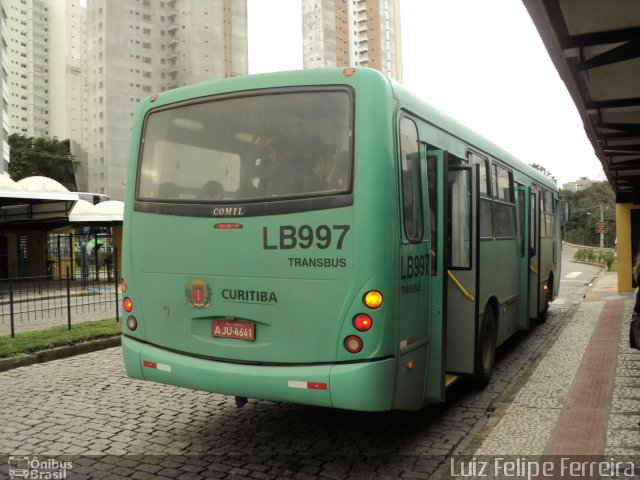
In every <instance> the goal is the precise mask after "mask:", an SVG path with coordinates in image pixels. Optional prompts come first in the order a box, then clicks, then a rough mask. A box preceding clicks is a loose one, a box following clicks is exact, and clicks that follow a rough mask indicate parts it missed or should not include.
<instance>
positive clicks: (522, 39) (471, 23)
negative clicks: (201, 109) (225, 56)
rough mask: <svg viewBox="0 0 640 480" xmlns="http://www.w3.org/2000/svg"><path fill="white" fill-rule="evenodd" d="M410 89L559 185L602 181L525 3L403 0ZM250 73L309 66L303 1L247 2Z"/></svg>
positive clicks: (406, 81)
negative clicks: (304, 42) (305, 57)
mask: <svg viewBox="0 0 640 480" xmlns="http://www.w3.org/2000/svg"><path fill="white" fill-rule="evenodd" d="M400 4H401V5H400V9H401V10H400V15H401V28H402V50H403V63H404V84H405V86H406V87H407V88H409V89H410V90H412V91H413V92H414V93H416V94H417V95H418V96H420V97H421V98H422V99H424V100H425V101H427V102H428V103H430V104H432V105H433V106H435V107H437V108H438V109H440V110H442V111H444V112H446V113H447V114H449V115H451V116H452V117H454V118H456V119H457V120H459V121H461V122H462V123H464V124H466V125H467V126H469V127H471V128H473V129H474V130H476V131H477V132H478V133H480V134H482V135H484V136H485V137H487V138H488V139H489V140H492V141H493V142H494V143H496V144H498V145H500V146H501V147H502V148H503V149H505V150H507V151H508V152H510V153H512V154H513V155H515V156H516V157H518V158H520V159H521V160H522V161H524V162H525V163H528V164H532V163H537V164H539V165H542V166H543V167H544V168H545V169H546V170H547V171H549V172H550V173H551V174H552V175H553V176H555V177H556V178H557V179H558V183H559V184H560V185H561V184H563V183H566V182H570V181H575V180H577V179H578V178H579V177H589V178H590V179H592V180H605V176H604V173H603V171H602V165H601V164H600V162H599V160H598V159H597V157H596V156H595V154H594V152H593V147H592V146H591V143H590V142H589V140H588V139H587V136H586V133H585V131H584V127H583V124H582V120H581V118H580V116H579V115H578V111H577V109H576V107H575V105H574V103H573V101H572V99H571V97H570V95H569V93H568V92H567V89H566V87H565V84H564V83H563V82H562V80H561V79H560V77H559V75H558V73H557V71H556V69H555V67H554V66H553V63H552V62H551V59H550V58H549V56H548V54H547V51H546V49H545V47H544V45H543V43H542V40H540V36H539V35H538V32H537V30H536V28H535V26H534V25H533V22H532V21H531V19H530V17H529V15H528V13H527V11H526V9H525V8H524V6H523V4H522V2H521V0H482V1H479V0H400ZM247 8H248V13H247V15H248V29H249V32H248V35H249V73H262V72H272V71H279V70H291V69H299V68H302V25H301V23H302V13H301V0H269V1H266V0H247Z"/></svg>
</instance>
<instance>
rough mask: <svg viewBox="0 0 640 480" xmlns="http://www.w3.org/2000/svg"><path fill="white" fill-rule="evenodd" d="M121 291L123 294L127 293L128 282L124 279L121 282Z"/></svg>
mask: <svg viewBox="0 0 640 480" xmlns="http://www.w3.org/2000/svg"><path fill="white" fill-rule="evenodd" d="M120 289H121V290H122V293H127V281H126V280H125V279H124V278H123V279H122V280H120Z"/></svg>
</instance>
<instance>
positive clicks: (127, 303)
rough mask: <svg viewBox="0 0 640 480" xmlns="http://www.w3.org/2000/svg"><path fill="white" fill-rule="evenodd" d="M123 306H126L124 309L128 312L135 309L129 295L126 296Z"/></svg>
mask: <svg viewBox="0 0 640 480" xmlns="http://www.w3.org/2000/svg"><path fill="white" fill-rule="evenodd" d="M122 306H123V307H124V311H125V312H127V313H129V312H131V310H133V302H132V301H131V299H130V298H129V297H125V299H124V301H123V302H122Z"/></svg>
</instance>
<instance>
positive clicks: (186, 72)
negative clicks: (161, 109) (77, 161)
mask: <svg viewBox="0 0 640 480" xmlns="http://www.w3.org/2000/svg"><path fill="white" fill-rule="evenodd" d="M247 50H248V47H247V7H246V1H245V0H239V1H238V0H170V1H161V0H139V1H136V2H124V1H117V2H116V1H113V0H87V12H86V64H87V86H88V89H87V104H86V124H87V142H86V151H87V160H86V174H87V176H86V184H83V183H81V184H80V185H79V188H80V189H81V190H87V191H91V192H96V193H104V194H107V195H109V196H110V197H111V198H112V199H117V200H122V199H123V197H124V189H125V184H124V182H125V173H126V167H127V162H128V155H129V146H130V145H129V143H130V140H131V135H130V132H131V126H132V120H133V116H134V112H135V110H136V108H137V105H138V102H139V101H140V99H142V98H145V97H148V96H150V95H152V94H153V93H156V92H162V91H165V90H168V89H172V88H176V87H180V86H183V85H188V84H192V83H198V82H203V81H208V80H213V79H218V78H223V77H230V76H236V75H245V74H247V70H248V66H247V63H248V51H247Z"/></svg>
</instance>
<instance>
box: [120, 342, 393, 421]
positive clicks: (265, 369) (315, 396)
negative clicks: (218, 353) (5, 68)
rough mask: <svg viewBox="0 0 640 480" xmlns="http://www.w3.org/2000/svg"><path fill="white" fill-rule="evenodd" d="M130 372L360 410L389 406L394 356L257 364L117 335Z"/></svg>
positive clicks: (169, 381) (170, 382)
mask: <svg viewBox="0 0 640 480" xmlns="http://www.w3.org/2000/svg"><path fill="white" fill-rule="evenodd" d="M122 354H123V358H124V364H125V368H126V371H127V374H128V375H129V376H130V377H131V378H137V379H141V380H149V381H152V382H158V383H164V384H168V385H175V386H178V387H185V388H191V389H194V390H202V391H207V392H214V393H221V394H225V395H234V396H238V397H247V398H259V399H264V400H273V401H277V402H288V403H300V404H306V405H316V406H322V407H333V408H343V409H348V410H362V411H385V410H390V409H392V408H393V398H394V387H395V373H396V360H395V359H394V358H389V359H384V360H379V361H372V362H367V363H351V364H338V365H331V364H323V365H301V366H261V365H247V364H239V363H229V362H219V361H213V360H206V359H202V358H196V357H191V356H188V355H182V354H179V353H175V352H170V351H168V350H165V349H162V348H158V347H155V346H152V345H148V344H145V343H142V342H139V341H137V340H135V339H133V338H131V337H127V336H124V335H123V336H122Z"/></svg>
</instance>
